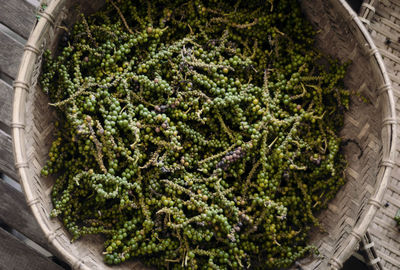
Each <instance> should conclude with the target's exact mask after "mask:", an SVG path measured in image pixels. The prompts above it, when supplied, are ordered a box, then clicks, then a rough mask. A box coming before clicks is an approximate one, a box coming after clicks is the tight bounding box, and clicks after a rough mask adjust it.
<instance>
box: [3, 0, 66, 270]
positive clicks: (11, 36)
mask: <svg viewBox="0 0 400 270" xmlns="http://www.w3.org/2000/svg"><path fill="white" fill-rule="evenodd" d="M38 5H39V0H0V270H9V269H15V270H25V269H27V270H28V269H29V270H30V269H32V270H47V269H48V270H63V269H64V270H65V269H70V267H69V266H68V265H67V264H66V263H65V262H63V261H62V260H60V259H59V258H58V257H57V256H55V255H54V254H56V252H55V251H54V250H53V248H52V247H51V246H50V245H49V244H48V241H47V239H46V238H45V237H44V235H43V233H42V230H41V229H40V228H39V225H38V223H37V222H36V220H35V219H34V217H33V215H32V214H31V212H30V209H29V207H28V206H27V204H26V201H25V198H24V195H23V193H22V191H21V187H20V185H19V184H18V182H17V179H18V178H17V174H16V170H15V167H14V158H13V154H12V141H11V126H10V123H11V110H12V99H13V90H12V82H13V80H14V78H15V76H16V74H17V72H18V66H19V62H20V59H21V56H22V53H23V48H24V45H25V43H26V40H27V38H28V37H29V34H30V31H31V29H32V27H33V24H34V22H35V19H36V18H35V16H36V9H37V7H38Z"/></svg>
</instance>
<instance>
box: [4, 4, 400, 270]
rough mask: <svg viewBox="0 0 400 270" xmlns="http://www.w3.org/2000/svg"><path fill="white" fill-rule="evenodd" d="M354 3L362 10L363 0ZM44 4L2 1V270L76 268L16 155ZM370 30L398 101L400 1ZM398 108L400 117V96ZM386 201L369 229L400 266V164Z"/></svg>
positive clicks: (386, 259) (382, 11)
mask: <svg viewBox="0 0 400 270" xmlns="http://www.w3.org/2000/svg"><path fill="white" fill-rule="evenodd" d="M348 1H350V2H352V3H353V4H354V6H355V7H356V8H357V4H360V3H361V2H362V1H361V0H348ZM38 5H39V0H0V270H3V269H4V270H8V269H16V270H20V269H21V270H24V269H32V270H36V269H38V270H47V269H49V270H53V269H55V270H56V269H61V270H62V269H71V268H70V267H69V266H68V265H67V264H66V263H65V262H63V261H62V260H61V259H60V258H58V257H57V256H56V255H54V254H56V252H55V251H54V250H53V248H52V247H51V246H50V245H49V244H48V242H47V239H45V237H44V236H43V234H42V231H41V229H40V228H39V225H38V224H37V222H36V220H35V219H34V217H33V216H32V214H31V212H30V209H29V207H28V206H27V205H26V202H25V198H24V196H23V194H22V191H21V187H20V185H19V184H18V180H17V179H18V177H17V173H16V170H15V167H14V159H13V154H12V141H11V125H10V123H11V110H12V98H13V91H12V82H13V80H14V78H15V76H16V74H17V71H18V65H19V61H20V58H21V56H22V53H23V47H24V44H25V42H26V40H27V38H28V37H29V33H30V31H31V28H32V27H33V24H34V22H35V16H36V9H37V7H38ZM382 26H384V27H382ZM370 30H371V33H372V35H373V37H374V39H375V42H376V44H377V46H378V47H379V49H380V51H381V53H382V55H383V56H384V61H385V64H386V66H387V69H388V72H389V73H390V77H391V79H392V81H393V86H394V89H395V97H396V99H398V98H400V77H399V75H400V74H399V72H400V39H399V38H400V0H383V1H380V5H379V7H378V9H377V12H376V14H375V17H374V19H373V20H372V22H371V26H370ZM388 39H389V40H390V41H391V42H388V41H387V40H388ZM396 110H397V111H398V112H399V118H400V100H399V102H398V105H397V106H396ZM398 134H399V135H400V130H399V133H398ZM399 141H400V138H399ZM398 150H400V145H399V146H398ZM385 200H386V201H388V202H389V207H387V208H383V209H382V210H381V211H380V212H379V213H378V215H377V217H376V218H375V220H374V222H373V224H372V226H370V228H369V233H370V235H371V238H372V240H373V241H374V242H375V243H376V247H375V249H376V251H377V253H378V256H379V257H380V259H381V265H383V266H384V268H383V269H400V233H399V231H398V230H397V231H396V229H395V225H394V222H393V220H391V219H390V218H388V217H392V216H394V213H395V211H397V209H398V208H400V163H398V164H396V166H395V168H394V175H393V178H392V181H391V183H390V184H389V188H388V192H387V194H386V196H385ZM388 220H391V221H390V222H388Z"/></svg>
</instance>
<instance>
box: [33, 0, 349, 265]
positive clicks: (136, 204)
mask: <svg viewBox="0 0 400 270" xmlns="http://www.w3.org/2000/svg"><path fill="white" fill-rule="evenodd" d="M314 35H315V33H314V31H313V29H312V27H311V26H310V25H309V24H308V23H307V22H306V21H305V20H304V19H303V17H302V14H301V11H300V8H299V6H298V3H297V1H295V0H281V1H272V0H270V1H257V0H256V1H246V2H243V3H241V1H240V0H239V1H216V0H209V1H205V0H204V1H201V0H194V1H165V0H156V1H144V0H138V1H116V0H114V1H111V0H109V1H108V2H107V3H106V5H105V6H104V7H103V8H102V9H101V10H100V11H98V12H97V13H95V14H93V15H91V16H90V17H85V16H83V15H82V16H81V19H80V20H79V21H78V22H77V23H76V24H75V25H74V27H73V29H69V30H68V31H66V32H65V34H64V36H63V38H62V42H61V45H60V48H59V51H58V53H57V56H55V57H52V56H51V54H50V52H46V53H45V59H46V60H45V62H44V64H43V72H42V75H41V86H42V89H43V91H45V92H46V93H47V94H48V96H49V98H50V101H51V103H50V105H51V106H54V107H56V108H57V111H58V113H59V121H58V122H57V123H56V125H57V127H58V128H57V132H56V139H55V140H54V142H53V144H52V147H51V149H50V153H49V160H48V161H47V164H46V165H45V166H44V168H43V170H42V174H43V175H44V176H47V175H49V174H51V175H55V176H56V180H55V184H54V187H53V191H52V200H53V205H54V209H53V210H52V212H51V216H52V217H58V218H60V220H61V221H62V222H63V224H64V226H65V227H66V228H67V229H68V231H69V232H70V234H71V236H72V241H74V240H76V239H78V238H80V237H81V236H83V235H86V234H102V235H104V237H105V242H104V245H105V248H104V254H105V256H104V259H105V262H106V263H107V264H119V263H121V262H124V261H125V260H127V259H129V258H131V257H134V258H139V259H140V260H141V261H142V262H143V263H146V264H150V265H154V266H157V267H158V268H160V269H186V268H187V269H243V268H254V269H258V268H260V269H276V268H282V267H287V266H290V265H291V264H292V263H293V262H294V261H296V260H297V259H299V258H302V257H304V256H306V255H307V254H310V253H312V252H315V248H313V247H312V246H308V245H307V234H308V233H309V231H310V228H311V227H312V226H318V220H317V219H316V218H315V217H314V213H315V212H316V211H318V210H320V209H322V208H323V207H326V205H327V202H328V201H329V200H330V199H332V198H333V197H334V196H335V194H336V192H337V191H338V189H339V188H340V187H341V186H342V185H343V184H344V179H343V177H344V176H343V170H344V167H345V161H344V157H343V155H342V154H341V152H340V138H339V137H338V135H337V134H338V130H339V129H340V128H341V126H342V124H343V112H344V110H345V109H346V108H347V107H348V103H349V93H348V91H346V90H344V89H343V83H342V79H343V77H344V75H345V65H341V64H340V63H339V62H338V61H337V60H334V59H332V58H330V57H327V56H324V55H322V54H321V53H320V52H318V50H316V49H315V48H314Z"/></svg>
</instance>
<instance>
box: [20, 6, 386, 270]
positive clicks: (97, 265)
mask: <svg viewBox="0 0 400 270" xmlns="http://www.w3.org/2000/svg"><path fill="white" fill-rule="evenodd" d="M65 2H67V4H66V6H65V8H64V10H63V14H59V15H58V16H56V17H57V18H58V21H59V22H58V23H60V24H62V25H65V26H67V27H69V26H71V25H72V24H73V22H74V21H75V20H76V19H77V14H78V12H76V5H79V6H80V10H81V11H83V12H85V13H90V12H93V11H95V10H96V9H98V8H99V7H100V6H101V5H102V4H103V2H104V1H102V0H98V1H95V0H92V1H84V0H74V1H70V2H68V1H65ZM335 2H339V1H333V0H332V1H322V0H319V1H315V0H314V1H313V0H305V1H301V3H302V6H303V10H304V13H305V14H306V16H307V17H308V18H309V20H310V21H311V22H312V24H313V25H314V26H315V27H316V28H317V29H318V30H320V31H319V33H318V36H317V46H318V47H319V48H320V49H321V50H322V51H323V52H325V53H327V54H330V55H333V56H335V57H338V58H340V59H341V60H343V61H348V60H351V61H352V64H351V65H350V67H349V71H348V75H347V77H346V80H345V83H346V87H347V88H348V89H350V90H351V91H352V92H353V93H354V94H353V95H352V98H351V105H350V110H348V111H346V112H345V124H344V127H343V130H342V131H341V137H342V138H344V139H352V140H354V141H356V142H357V144H359V146H360V147H361V151H360V149H359V147H358V146H357V145H356V144H355V143H348V144H347V145H346V146H345V147H344V152H345V156H346V159H347V161H348V168H347V169H346V172H345V173H346V179H347V183H346V185H345V186H344V187H343V188H342V189H341V190H340V191H339V193H338V194H337V196H336V198H335V199H333V200H332V201H331V202H330V203H329V206H328V208H327V209H326V210H323V211H321V212H320V213H319V214H318V217H319V219H320V221H321V228H322V229H323V230H321V229H320V228H314V229H313V232H312V234H311V235H310V241H311V243H312V244H314V245H316V246H317V247H318V248H319V251H320V256H317V257H313V258H311V259H310V258H309V259H306V260H303V263H305V264H306V265H308V268H307V269H328V267H327V263H328V259H329V258H330V256H331V255H332V254H333V253H334V252H335V251H336V250H337V249H338V248H340V247H341V245H342V244H343V241H344V239H345V238H346V236H347V235H348V234H349V233H350V232H351V229H352V228H353V226H354V224H355V223H356V221H357V219H359V218H362V214H363V210H364V209H365V206H366V204H367V201H368V199H369V198H370V197H371V194H372V193H373V191H374V189H375V188H374V186H375V183H376V181H377V174H378V169H379V162H380V160H381V159H382V139H381V126H382V125H381V124H382V119H383V118H384V115H383V109H382V108H384V107H385V106H388V105H387V104H385V103H384V101H383V100H382V98H380V96H379V95H378V93H377V88H378V85H377V84H378V81H379V80H378V79H377V76H378V75H377V74H379V72H380V71H379V70H376V69H374V67H375V66H373V65H372V64H371V62H370V61H371V60H370V59H371V58H370V56H369V55H367V54H366V53H365V48H364V47H365V45H364V44H363V43H361V41H360V38H359V36H358V34H357V33H358V32H357V26H356V25H355V24H354V22H353V21H350V20H348V18H349V14H348V12H347V10H345V9H343V8H341V7H340V6H339V5H337V4H335ZM62 31H63V30H62V29H57V28H55V31H54V32H52V33H49V34H48V38H47V41H46V44H45V46H46V47H48V48H51V49H53V50H54V48H55V47H56V44H57V41H58V40H59V37H60V33H61V32H62ZM37 65H40V59H39V61H38V63H37ZM26 102H27V106H26V123H27V126H26V132H27V134H26V146H27V156H28V163H29V178H30V179H29V180H30V181H29V185H30V186H31V187H32V189H33V190H34V192H35V193H36V195H37V197H39V198H40V203H39V204H38V205H39V208H40V215H41V220H40V221H39V223H41V224H42V225H43V226H44V228H45V229H47V230H48V231H50V232H53V234H54V236H55V240H54V241H58V242H59V244H60V245H61V246H62V247H63V248H64V250H60V253H61V254H64V255H65V253H69V254H70V255H72V256H70V257H68V258H67V260H69V262H70V263H71V264H72V265H73V266H74V265H75V266H76V265H79V263H81V264H84V265H85V266H87V267H88V268H89V269H116V268H115V267H113V268H111V267H108V266H106V265H105V264H103V255H102V251H103V244H102V239H101V237H100V236H90V237H89V236H88V237H83V238H82V239H80V240H79V241H76V242H74V243H72V244H71V243H70V237H69V235H68V233H67V232H66V230H65V229H64V228H63V226H62V224H61V222H60V221H59V220H57V219H50V218H49V213H50V211H51V209H52V203H51V199H50V193H51V188H52V183H53V181H54V179H53V178H51V177H47V178H44V177H41V176H40V170H41V168H42V166H43V165H44V164H45V162H46V160H47V154H48V150H49V148H50V146H51V142H52V139H53V138H52V134H53V131H54V129H55V127H54V122H55V119H56V114H55V112H54V110H52V109H51V108H50V107H49V106H48V105H47V104H48V99H47V97H46V95H45V94H44V93H43V92H42V91H41V89H40V87H39V86H35V87H33V88H32V89H31V91H30V92H29V95H28V98H27V101H26ZM360 154H362V155H361V156H360ZM73 257H75V258H76V260H79V261H80V262H79V263H78V264H77V262H76V260H75V261H74V260H73V259H71V258H73ZM142 268H144V267H143V266H142V265H141V264H140V263H138V262H134V261H131V262H128V263H124V264H122V265H121V266H120V267H119V268H118V269H142Z"/></svg>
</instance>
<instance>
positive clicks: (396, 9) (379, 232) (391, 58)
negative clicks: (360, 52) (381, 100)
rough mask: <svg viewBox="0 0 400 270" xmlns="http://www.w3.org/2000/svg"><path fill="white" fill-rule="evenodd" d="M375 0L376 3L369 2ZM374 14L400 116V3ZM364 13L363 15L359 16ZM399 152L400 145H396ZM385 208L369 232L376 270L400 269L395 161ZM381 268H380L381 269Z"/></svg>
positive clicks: (399, 173) (398, 168)
mask: <svg viewBox="0 0 400 270" xmlns="http://www.w3.org/2000/svg"><path fill="white" fill-rule="evenodd" d="M370 1H373V0H370ZM372 4H373V6H374V8H375V12H374V14H373V15H372V16H370V17H369V18H368V21H369V22H368V23H367V24H366V26H367V29H368V30H369V32H370V34H371V36H372V38H373V40H374V43H375V44H376V46H377V47H378V49H379V51H380V52H381V54H382V57H383V61H384V63H385V66H386V68H387V72H388V75H389V78H390V79H391V81H392V87H393V94H394V99H395V104H396V113H397V115H399V113H400V103H399V97H400V77H399V71H400V43H399V37H400V1H397V0H391V1H390V0H380V1H378V0H375V1H373V3H372ZM362 15H363V14H362V13H360V16H362ZM395 151H396V153H397V154H398V153H399V152H400V145H399V144H397V145H396V150H395ZM383 202H384V203H385V207H382V208H381V209H380V210H379V211H378V213H377V214H376V216H375V217H374V219H373V220H372V222H371V224H370V226H369V228H368V232H369V235H370V238H371V242H372V243H373V245H374V250H375V252H376V255H377V259H376V264H374V265H373V267H374V269H385V270H395V269H400V230H399V229H398V228H397V226H396V222H395V220H394V219H393V217H394V216H395V215H396V212H397V211H398V209H399V208H400V163H399V161H396V163H395V165H394V168H393V172H392V177H391V178H390V179H389V183H388V188H387V191H386V193H385V195H384V197H383ZM379 267H381V268H379Z"/></svg>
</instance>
